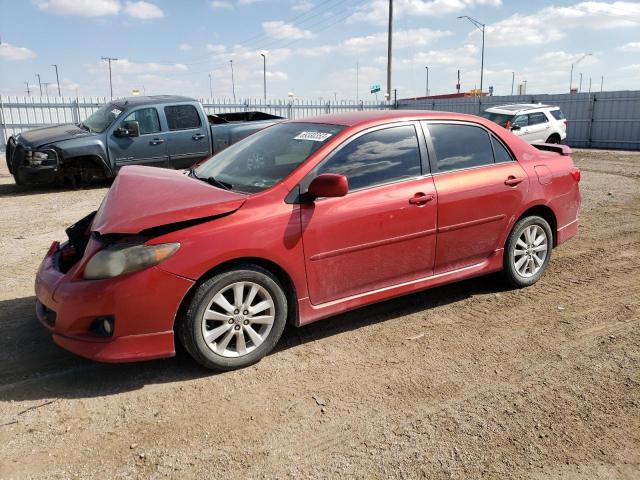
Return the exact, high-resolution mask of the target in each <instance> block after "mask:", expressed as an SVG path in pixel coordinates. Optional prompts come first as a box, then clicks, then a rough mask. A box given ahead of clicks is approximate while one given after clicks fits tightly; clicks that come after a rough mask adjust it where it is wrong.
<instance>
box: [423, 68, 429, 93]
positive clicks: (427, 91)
mask: <svg viewBox="0 0 640 480" xmlns="http://www.w3.org/2000/svg"><path fill="white" fill-rule="evenodd" d="M424 68H426V69H427V86H426V94H425V96H426V97H428V96H429V67H424Z"/></svg>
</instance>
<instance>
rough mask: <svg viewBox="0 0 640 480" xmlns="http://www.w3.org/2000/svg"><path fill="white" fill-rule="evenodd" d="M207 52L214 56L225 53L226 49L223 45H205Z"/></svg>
mask: <svg viewBox="0 0 640 480" xmlns="http://www.w3.org/2000/svg"><path fill="white" fill-rule="evenodd" d="M207 51H208V52H211V53H213V54H214V55H220V54H223V53H224V52H226V51H227V48H226V47H225V46H224V45H212V44H211V43H207Z"/></svg>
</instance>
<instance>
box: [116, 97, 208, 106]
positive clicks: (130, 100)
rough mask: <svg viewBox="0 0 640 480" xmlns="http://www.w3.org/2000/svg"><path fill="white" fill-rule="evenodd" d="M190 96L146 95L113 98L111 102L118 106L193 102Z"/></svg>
mask: <svg viewBox="0 0 640 480" xmlns="http://www.w3.org/2000/svg"><path fill="white" fill-rule="evenodd" d="M195 101H196V100H195V99H194V98H191V97H183V96H181V95H147V96H138V97H126V98H118V99H116V100H113V101H112V102H111V103H113V104H114V105H117V106H120V107H131V106H134V107H135V106H138V105H155V104H164V103H178V102H195Z"/></svg>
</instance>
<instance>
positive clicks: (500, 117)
mask: <svg viewBox="0 0 640 480" xmlns="http://www.w3.org/2000/svg"><path fill="white" fill-rule="evenodd" d="M482 116H483V117H484V118H486V119H487V120H491V121H492V122H493V123H497V124H498V125H500V126H501V127H505V128H507V122H513V115H509V114H506V113H493V112H484V113H483V114H482Z"/></svg>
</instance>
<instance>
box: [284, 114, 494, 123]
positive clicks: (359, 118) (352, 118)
mask: <svg viewBox="0 0 640 480" xmlns="http://www.w3.org/2000/svg"><path fill="white" fill-rule="evenodd" d="M403 120H472V121H474V122H479V121H482V120H481V119H479V118H478V117H476V116H474V115H467V114H465V113H455V112H439V111H434V110H363V111H353V112H341V113H330V114H327V115H318V116H313V117H305V118H301V119H296V120H292V121H293V122H304V123H326V124H331V125H344V126H347V127H354V126H358V125H365V124H372V123H373V124H375V123H387V122H391V121H403Z"/></svg>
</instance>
